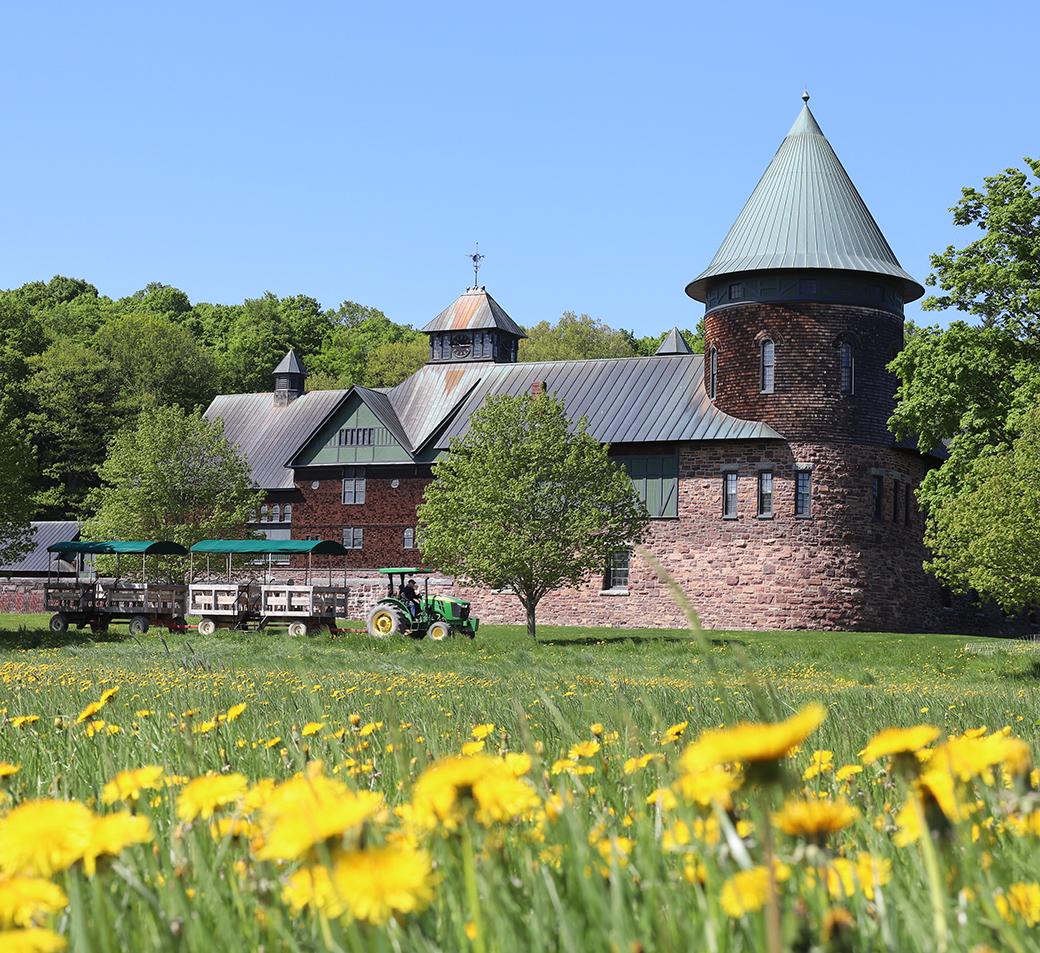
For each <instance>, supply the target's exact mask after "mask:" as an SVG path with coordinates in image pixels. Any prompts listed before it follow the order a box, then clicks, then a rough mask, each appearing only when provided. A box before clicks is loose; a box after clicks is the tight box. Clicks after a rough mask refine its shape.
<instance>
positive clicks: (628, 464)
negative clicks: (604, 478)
mask: <svg viewBox="0 0 1040 953" xmlns="http://www.w3.org/2000/svg"><path fill="white" fill-rule="evenodd" d="M618 462H619V463H621V464H622V465H623V466H624V468H625V470H626V472H627V473H628V476H629V479H631V481H632V485H633V486H634V487H635V489H636V493H637V494H638V495H639V498H640V499H641V500H642V501H643V503H644V505H645V506H646V510H647V512H648V513H649V514H650V518H651V519H655V520H661V519H675V518H676V517H678V515H679V458H678V456H677V455H676V454H674V453H657V454H647V455H645V456H643V455H641V456H631V457H620V458H618Z"/></svg>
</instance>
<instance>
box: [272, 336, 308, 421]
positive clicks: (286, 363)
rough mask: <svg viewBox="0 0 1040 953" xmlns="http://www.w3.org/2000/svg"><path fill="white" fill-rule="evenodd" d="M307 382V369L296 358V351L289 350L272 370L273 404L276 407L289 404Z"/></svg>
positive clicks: (299, 393) (299, 394) (300, 393)
mask: <svg viewBox="0 0 1040 953" xmlns="http://www.w3.org/2000/svg"><path fill="white" fill-rule="evenodd" d="M306 380H307V368H305V367H304V366H303V361H301V360H300V359H299V358H298V357H297V356H296V351H294V350H293V349H292V348H289V353H288V354H286V355H285V357H283V358H282V360H281V361H280V363H279V364H278V366H277V367H276V368H275V369H274V402H275V405H276V406H278V407H284V406H286V405H287V404H291V403H292V402H293V401H294V400H296V398H297V397H299V396H301V395H302V394H303V391H304V384H305V382H306Z"/></svg>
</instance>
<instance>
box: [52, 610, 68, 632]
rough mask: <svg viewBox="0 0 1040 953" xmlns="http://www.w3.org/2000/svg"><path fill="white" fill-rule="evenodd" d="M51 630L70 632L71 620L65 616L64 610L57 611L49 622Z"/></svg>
mask: <svg viewBox="0 0 1040 953" xmlns="http://www.w3.org/2000/svg"><path fill="white" fill-rule="evenodd" d="M49 627H50V630H51V632H58V633H61V632H68V631H69V620H68V619H66V618H65V614H64V613H62V612H56V613H54V615H52V616H51V621H50V623H49Z"/></svg>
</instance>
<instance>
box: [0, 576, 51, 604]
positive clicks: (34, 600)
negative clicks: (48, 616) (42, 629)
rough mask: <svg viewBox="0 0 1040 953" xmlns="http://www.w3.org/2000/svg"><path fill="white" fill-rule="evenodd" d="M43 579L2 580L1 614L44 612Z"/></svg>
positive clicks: (0, 588) (0, 581)
mask: <svg viewBox="0 0 1040 953" xmlns="http://www.w3.org/2000/svg"><path fill="white" fill-rule="evenodd" d="M43 583H44V580H43V579H37V578H18V577H11V578H0V612H43Z"/></svg>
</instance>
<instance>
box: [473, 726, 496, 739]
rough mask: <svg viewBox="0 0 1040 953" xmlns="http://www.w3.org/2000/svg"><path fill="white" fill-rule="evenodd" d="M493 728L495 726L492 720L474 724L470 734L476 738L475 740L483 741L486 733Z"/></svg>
mask: <svg viewBox="0 0 1040 953" xmlns="http://www.w3.org/2000/svg"><path fill="white" fill-rule="evenodd" d="M494 730H495V726H494V724H493V723H492V722H488V723H487V724H484V725H474V726H473V731H471V732H470V734H471V735H472V736H473V737H474V738H476V740H477V741H483V740H484V739H485V738H486V737H487V736H488V735H490V734H491V732H493V731H494Z"/></svg>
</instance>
